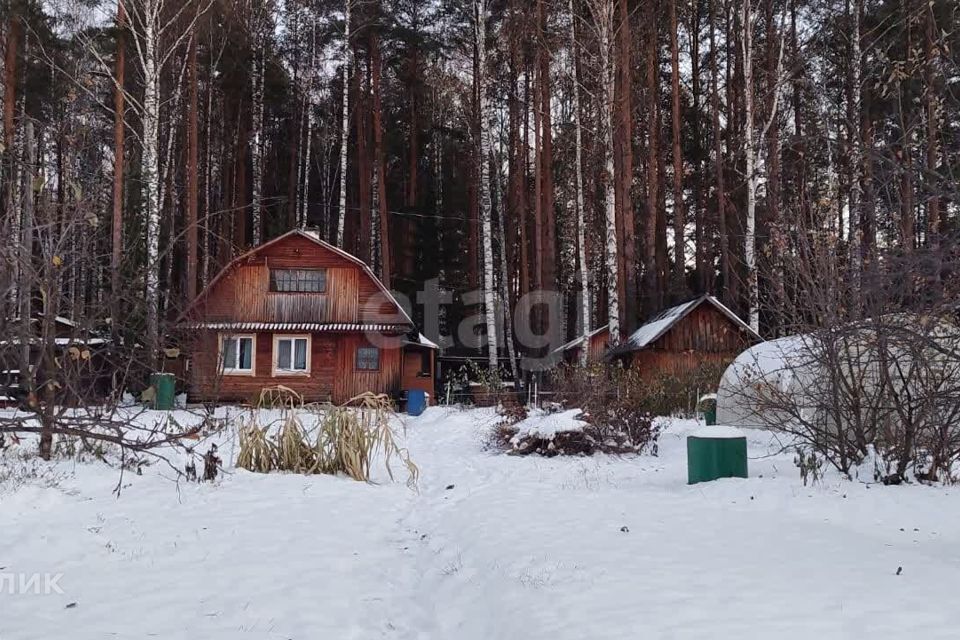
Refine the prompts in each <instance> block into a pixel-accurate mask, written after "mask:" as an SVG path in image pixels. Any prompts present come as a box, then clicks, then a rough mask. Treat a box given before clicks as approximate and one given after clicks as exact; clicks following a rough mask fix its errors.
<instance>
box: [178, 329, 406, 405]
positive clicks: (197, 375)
mask: <svg viewBox="0 0 960 640" xmlns="http://www.w3.org/2000/svg"><path fill="white" fill-rule="evenodd" d="M242 335H249V334H246V333H243V334H242ZM253 335H255V336H256V346H255V348H254V353H255V358H254V363H253V366H254V372H253V374H252V375H250V374H221V373H220V369H219V360H218V359H219V353H218V349H219V333H218V332H216V331H204V332H203V337H202V338H201V340H200V344H199V345H197V348H196V350H195V352H194V357H193V374H192V375H191V377H190V380H191V384H190V388H189V397H190V399H191V400H201V401H207V400H217V401H222V402H254V401H255V400H256V399H257V397H259V395H260V391H261V390H262V389H264V388H266V387H275V386H277V385H283V386H286V387H290V388H291V389H293V390H294V391H296V392H297V393H299V394H300V395H302V396H303V398H304V400H306V401H308V402H325V401H331V402H335V403H337V404H341V403H343V402H346V401H347V400H349V399H350V398H352V397H354V396H357V395H359V394H361V393H363V392H365V391H372V392H374V393H388V394H391V393H395V392H396V391H397V390H399V388H400V377H401V358H402V350H401V349H400V348H399V347H393V348H382V349H381V350H380V369H379V370H378V371H357V370H356V362H355V359H356V350H357V348H358V347H360V346H366V345H368V344H369V342H368V341H367V339H366V337H365V336H364V335H362V334H351V333H344V334H338V333H314V334H311V336H310V342H311V345H310V372H309V375H306V374H278V375H274V372H273V361H274V354H273V343H274V337H275V336H283V335H291V336H293V335H296V336H300V335H303V334H302V333H281V332H277V333H274V332H270V331H258V332H255V333H253ZM394 339H395V338H394Z"/></svg>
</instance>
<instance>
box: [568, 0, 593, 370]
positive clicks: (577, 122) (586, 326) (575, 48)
mask: <svg viewBox="0 0 960 640" xmlns="http://www.w3.org/2000/svg"><path fill="white" fill-rule="evenodd" d="M569 11H570V50H571V51H572V52H573V53H572V55H573V61H572V64H573V123H574V135H575V140H574V154H575V155H574V158H575V160H574V169H573V171H574V174H575V177H574V187H575V191H576V197H575V199H574V206H575V207H576V212H575V213H576V218H577V267H578V270H579V272H580V298H581V299H580V335H582V336H583V344H582V345H581V346H580V364H581V366H585V365H586V364H587V361H588V360H589V357H590V353H589V349H590V341H589V340H588V339H587V335H588V334H589V333H590V330H591V320H590V302H591V301H590V272H589V269H588V268H587V237H586V226H587V225H586V220H585V219H584V202H583V127H582V122H581V116H580V49H579V43H578V42H577V14H576V12H575V10H574V3H573V0H570V2H569Z"/></svg>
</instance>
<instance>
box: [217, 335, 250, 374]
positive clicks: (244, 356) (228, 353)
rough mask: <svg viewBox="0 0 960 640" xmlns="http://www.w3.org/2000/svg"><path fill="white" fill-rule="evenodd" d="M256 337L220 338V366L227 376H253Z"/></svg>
mask: <svg viewBox="0 0 960 640" xmlns="http://www.w3.org/2000/svg"><path fill="white" fill-rule="evenodd" d="M255 348H256V339H255V338H254V336H220V366H221V367H222V369H223V373H225V374H244V375H253V371H254V361H255V359H254V349H255Z"/></svg>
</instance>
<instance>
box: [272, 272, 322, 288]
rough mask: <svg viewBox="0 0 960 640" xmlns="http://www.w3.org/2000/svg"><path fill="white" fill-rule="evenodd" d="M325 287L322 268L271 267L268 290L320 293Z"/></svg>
mask: <svg viewBox="0 0 960 640" xmlns="http://www.w3.org/2000/svg"><path fill="white" fill-rule="evenodd" d="M326 289H327V272H326V271H325V270H324V269H271V270H270V290H271V291H281V292H293V291H296V292H306V293H322V292H324V291H326Z"/></svg>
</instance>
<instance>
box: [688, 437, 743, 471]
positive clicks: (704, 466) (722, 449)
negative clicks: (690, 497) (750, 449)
mask: <svg viewBox="0 0 960 640" xmlns="http://www.w3.org/2000/svg"><path fill="white" fill-rule="evenodd" d="M746 477H747V438H746V436H744V435H743V434H741V433H740V432H739V431H737V430H736V429H731V428H729V427H705V428H702V429H700V430H698V431H697V432H696V433H694V434H693V435H690V436H688V437H687V482H688V483H689V484H696V483H698V482H709V481H711V480H716V479H718V478H746Z"/></svg>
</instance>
